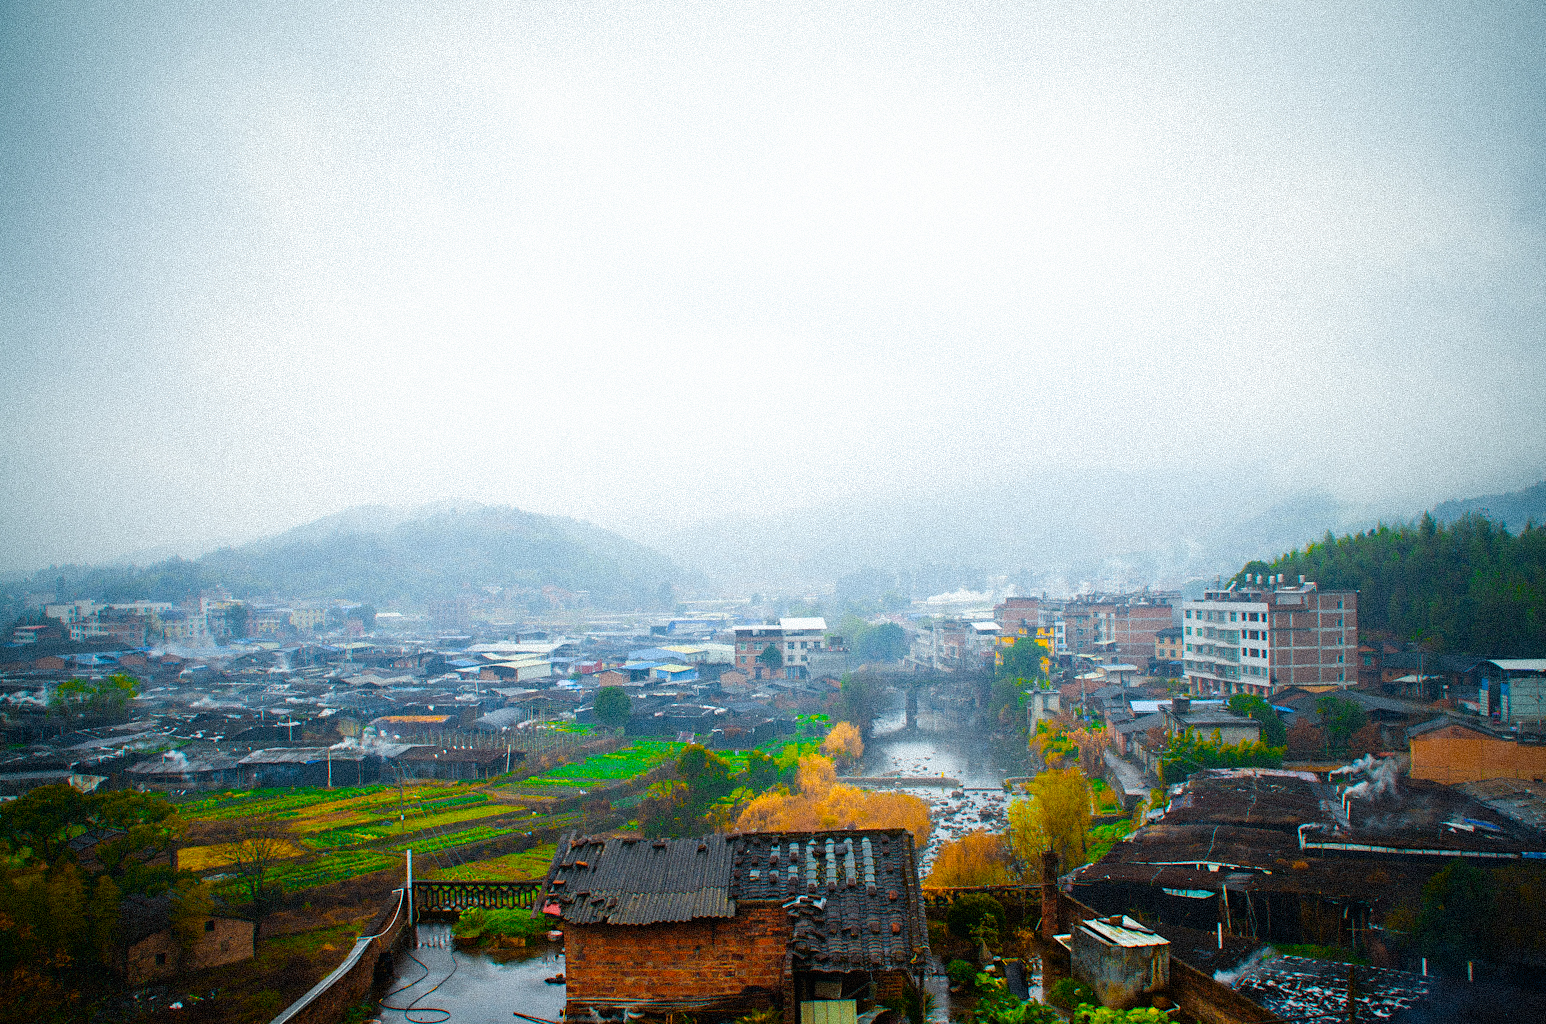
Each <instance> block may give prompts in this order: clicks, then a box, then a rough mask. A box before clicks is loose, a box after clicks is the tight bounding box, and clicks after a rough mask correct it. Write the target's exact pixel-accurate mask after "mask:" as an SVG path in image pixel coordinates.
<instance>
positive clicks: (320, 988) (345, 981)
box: [273, 892, 408, 1024]
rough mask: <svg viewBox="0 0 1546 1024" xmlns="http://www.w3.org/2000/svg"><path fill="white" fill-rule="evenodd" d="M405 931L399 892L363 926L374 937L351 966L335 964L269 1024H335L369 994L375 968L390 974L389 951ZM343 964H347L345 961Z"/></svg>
mask: <svg viewBox="0 0 1546 1024" xmlns="http://www.w3.org/2000/svg"><path fill="white" fill-rule="evenodd" d="M407 929H408V914H407V906H406V903H405V901H403V900H402V899H401V894H400V893H399V892H394V893H393V894H392V896H391V898H390V899H388V901H387V903H386V905H385V906H384V907H383V908H382V910H381V912H380V913H378V914H377V915H376V917H375V919H374V920H373V921H371V923H370V924H369V925H367V926H366V927H365V931H364V935H365V936H374V938H372V939H371V941H370V942H369V943H368V944H367V945H366V946H365V948H364V949H363V950H362V951H361V953H360V957H359V959H358V960H356V961H355V963H354V965H353V966H352V967H349V968H348V969H347V970H345V969H343V965H342V964H341V965H339V969H338V970H336V971H335V973H334V974H330V975H328V977H326V978H324V979H322V981H319V982H318V983H317V984H316V985H315V986H313V988H312V989H311V991H309V992H307V993H306V994H305V995H304V996H302V997H301V998H300V999H297V1000H296V1001H295V1002H293V1003H291V1004H290V1005H289V1006H288V1007H287V1008H286V1009H285V1010H284V1011H283V1012H282V1013H280V1015H279V1016H277V1017H275V1018H274V1020H273V1024H338V1022H339V1021H342V1020H343V1019H344V1014H346V1013H347V1012H348V1011H349V1008H350V1007H352V1006H353V1005H354V1004H355V1003H358V1002H359V1001H360V1000H362V999H364V998H365V997H366V996H368V995H370V994H371V991H372V990H373V989H374V988H375V984H376V980H377V971H378V969H380V970H382V971H383V973H389V972H390V970H391V962H392V957H391V952H392V950H393V949H394V948H395V947H396V946H397V943H398V941H399V940H401V939H402V938H403V937H404V934H405V933H406V932H407ZM358 944H359V943H358V941H356V945H358ZM352 954H353V951H352V950H351V955H352ZM344 963H345V964H347V963H348V959H347V958H345V961H344Z"/></svg>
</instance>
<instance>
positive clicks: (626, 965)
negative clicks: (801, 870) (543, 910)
mask: <svg viewBox="0 0 1546 1024" xmlns="http://www.w3.org/2000/svg"><path fill="white" fill-rule="evenodd" d="M789 940H790V926H789V918H788V915H787V914H785V912H784V910H783V908H782V907H780V906H779V905H778V904H777V903H762V902H755V903H753V902H746V901H742V902H740V903H739V904H738V905H737V907H736V915H735V917H733V918H729V919H724V920H718V919H706V920H698V921H684V922H681V923H666V924H653V925H573V924H571V925H566V926H565V927H564V959H565V973H566V977H567V981H568V1007H567V1009H566V1011H565V1016H566V1017H567V1018H568V1019H571V1020H572V1019H574V1018H576V1017H579V1016H584V1015H585V1013H586V1011H585V1009H584V1007H588V1006H596V1007H614V1006H621V1005H628V1006H634V1007H638V1008H640V1009H643V1008H644V1006H645V1005H648V1006H650V1007H651V1008H654V1009H658V1010H677V1009H680V1010H701V1009H707V1008H713V1009H715V1010H717V1011H725V1012H737V1011H740V1010H743V1009H744V1010H752V1009H765V1008H768V1007H771V1006H773V1005H774V1004H775V1003H776V1002H778V1001H779V1000H780V997H781V995H782V992H783V987H784V958H785V953H786V951H787V946H788V943H789Z"/></svg>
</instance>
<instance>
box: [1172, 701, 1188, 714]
mask: <svg viewBox="0 0 1546 1024" xmlns="http://www.w3.org/2000/svg"><path fill="white" fill-rule="evenodd" d="M1170 710H1171V711H1173V712H1174V713H1176V714H1178V715H1184V714H1186V713H1187V712H1188V711H1190V710H1192V698H1190V697H1172V698H1171V700H1170Z"/></svg>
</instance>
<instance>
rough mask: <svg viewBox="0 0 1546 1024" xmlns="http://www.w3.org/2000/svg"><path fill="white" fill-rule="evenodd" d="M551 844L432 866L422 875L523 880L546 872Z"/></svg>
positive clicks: (447, 878) (443, 878) (446, 878)
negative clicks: (453, 864)
mask: <svg viewBox="0 0 1546 1024" xmlns="http://www.w3.org/2000/svg"><path fill="white" fill-rule="evenodd" d="M555 849H556V846H555V844H553V843H543V844H542V845H540V846H533V847H532V848H531V849H529V850H522V851H521V852H520V853H507V854H504V855H503V856H500V857H490V858H489V859H488V860H476V861H472V862H470V863H467V864H460V865H457V866H456V867H450V868H436V869H434V870H433V871H431V872H430V873H429V874H427V875H425V876H424V877H425V878H427V879H434V880H439V881H447V882H476V881H490V882H495V881H502V882H524V881H529V880H531V879H534V878H543V877H545V876H546V875H547V872H548V865H549V864H551V863H552V862H553V852H554V850H555Z"/></svg>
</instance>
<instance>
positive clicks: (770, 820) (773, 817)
mask: <svg viewBox="0 0 1546 1024" xmlns="http://www.w3.org/2000/svg"><path fill="white" fill-rule="evenodd" d="M797 778H798V781H797V783H796V785H797V791H796V792H793V793H789V792H784V791H781V790H773V791H770V792H767V793H764V794H762V795H761V796H759V797H757V798H756V799H754V800H753V801H752V802H751V803H749V804H747V805H746V809H745V810H744V811H742V812H741V816H740V817H739V818H737V819H736V823H735V828H736V831H738V832H819V831H822V830H825V829H839V828H905V829H907V830H908V831H909V832H911V833H912V834H913V841H914V842H915V843H917V844H918V845H919V846H920V847H921V846H922V845H923V844H924V843H926V842H928V839H929V832H930V831H931V830H932V828H933V823H932V822H931V821H930V820H929V805H928V804H926V803H924V802H923V801H922V800H920V799H919V798H917V797H915V796H912V795H910V794H907V793H895V792H877V793H871V792H867V791H865V790H862V789H858V788H857V787H854V786H843V785H839V784H838V782H837V769H836V767H835V766H834V765H833V764H832V759H831V758H828V757H822V756H821V755H820V754H809V755H807V756H805V757H802V758H800V768H799V772H798V777H797Z"/></svg>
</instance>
